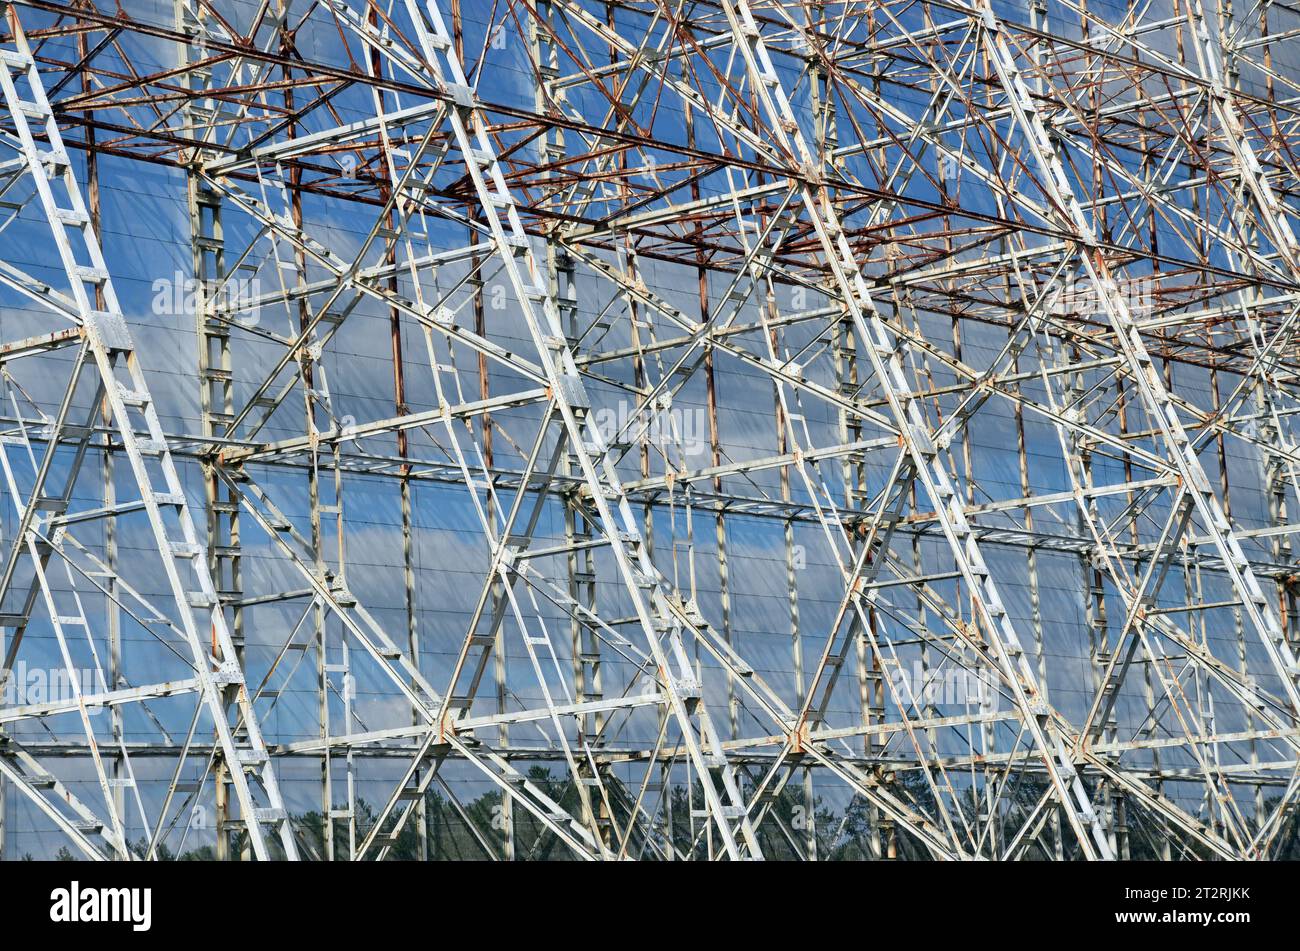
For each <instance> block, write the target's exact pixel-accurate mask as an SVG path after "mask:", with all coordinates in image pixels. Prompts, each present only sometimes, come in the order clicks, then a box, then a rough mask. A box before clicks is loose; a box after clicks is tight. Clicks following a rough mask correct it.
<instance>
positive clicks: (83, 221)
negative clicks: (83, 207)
mask: <svg viewBox="0 0 1300 951" xmlns="http://www.w3.org/2000/svg"><path fill="white" fill-rule="evenodd" d="M54 217H55V218H57V219H59V221H61V222H63V224H65V225H70V226H72V227H74V228H80V227H82V226H83V225H88V224H90V217H89V216H88V215H87V214H86V213H85V212H84V211H77V210H76V209H75V208H56V209H54Z"/></svg>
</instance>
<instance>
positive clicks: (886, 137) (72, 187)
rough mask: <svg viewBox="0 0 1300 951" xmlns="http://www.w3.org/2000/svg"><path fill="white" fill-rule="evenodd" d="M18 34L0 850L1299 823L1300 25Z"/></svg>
mask: <svg viewBox="0 0 1300 951" xmlns="http://www.w3.org/2000/svg"><path fill="white" fill-rule="evenodd" d="M0 11H2V12H3V15H4V16H3V25H2V26H0V32H2V36H0V87H2V88H3V93H4V104H3V107H2V108H0V395H2V396H3V403H4V405H3V408H0V416H2V417H3V418H2V419H0V428H2V433H0V471H2V473H3V483H2V484H0V505H2V506H3V523H0V528H2V529H3V531H2V534H0V565H2V568H0V655H2V656H3V667H0V682H2V683H3V685H4V688H5V691H4V694H3V696H2V697H0V791H2V792H3V796H0V850H3V855H4V857H6V858H16V857H18V856H19V855H20V854H23V853H33V852H35V853H39V854H45V853H48V852H52V851H53V849H55V848H58V847H60V846H65V847H66V848H68V850H69V851H70V852H71V853H72V854H74V855H77V856H84V857H90V858H96V859H114V858H133V857H134V858H159V857H165V856H167V855H174V854H177V853H179V852H181V851H183V850H185V849H186V848H193V847H196V846H199V845H203V846H208V847H210V848H211V850H212V852H211V854H212V855H213V856H214V857H216V858H223V859H224V858H240V857H247V858H259V859H262V858H321V859H361V860H366V859H383V858H388V857H397V856H399V855H400V856H404V855H410V856H411V857H422V858H431V857H442V856H443V854H444V853H443V852H442V851H441V850H440V847H439V845H438V843H439V841H441V840H440V839H439V838H438V836H439V834H441V833H439V832H438V828H441V829H443V830H444V831H445V830H446V829H454V830H456V835H457V836H459V837H460V839H459V840H461V841H463V842H464V843H466V849H467V850H468V851H467V853H466V854H469V855H472V856H475V857H489V858H501V859H513V858H519V859H523V858H533V857H538V856H539V855H542V854H545V855H548V856H552V857H569V858H574V857H576V858H583V859H625V858H644V859H664V860H684V859H760V858H765V857H766V858H771V857H781V858H792V857H793V858H807V859H813V858H833V857H856V858H868V859H871V858H881V859H887V858H896V857H909V856H910V857H925V858H934V859H979V858H987V859H1017V858H1057V859H1076V858H1080V859H1112V858H1127V857H1138V856H1147V857H1158V858H1166V859H1180V858H1276V857H1281V856H1283V855H1289V854H1291V853H1292V852H1293V851H1294V850H1295V849H1296V848H1297V828H1300V823H1297V820H1296V818H1295V809H1296V804H1297V801H1298V800H1300V760H1298V759H1297V755H1296V754H1297V750H1300V667H1298V666H1297V660H1296V651H1297V647H1298V646H1300V644H1298V642H1300V617H1298V616H1297V610H1298V609H1300V602H1298V601H1297V595H1298V594H1300V587H1298V586H1297V562H1296V556H1295V552H1294V551H1293V544H1294V542H1293V539H1294V536H1295V535H1296V534H1297V533H1298V532H1300V525H1297V524H1296V523H1294V522H1292V521H1291V519H1292V515H1293V513H1295V512H1296V511H1297V505H1300V500H1298V499H1297V497H1296V493H1297V491H1300V481H1298V480H1300V469H1298V466H1300V443H1298V441H1297V437H1298V435H1300V434H1297V432H1296V427H1295V424H1294V423H1293V422H1292V420H1293V419H1294V418H1295V413H1296V410H1297V408H1300V380H1298V379H1297V377H1296V375H1295V374H1296V372H1297V368H1298V367H1300V345H1298V344H1297V340H1296V334H1297V330H1300V243H1298V242H1297V239H1296V234H1295V229H1296V226H1297V222H1296V218H1297V216H1298V215H1300V171H1298V169H1300V164H1298V163H1300V157H1298V154H1297V153H1298V151H1300V8H1297V7H1296V6H1295V5H1293V4H1290V3H1286V2H1281V0H1253V2H1250V0H1218V2H1217V3H1208V2H1207V0H1145V2H1139V3H1123V4H1109V3H1105V4H1103V3H1100V2H1098V0H1027V2H1025V0H1021V2H992V0H952V2H947V0H944V2H920V0H846V2H830V0H798V2H795V0H786V2H779V0H618V2H605V0H256V2H252V0H174V5H173V4H170V3H159V2H146V0H122V2H115V3H108V2H102V0H76V2H65V0H21V2H0ZM155 201H157V202H165V203H166V204H165V205H164V206H163V207H164V209H165V210H164V211H162V212H158V211H157V207H158V206H156V205H154V204H151V202H155ZM145 209H152V210H153V212H155V214H154V215H153V217H150V216H149V215H147V214H146V212H145ZM172 211H174V212H175V213H174V214H173V213H171V212H172ZM147 218H148V219H149V220H147V221H146V219H147ZM178 262H179V263H178ZM173 272H175V280H174V281H171V278H172V274H173ZM142 285H147V286H148V287H149V291H148V292H147V293H146V292H144V291H143V290H142ZM160 289H161V290H160ZM155 297H157V298H158V299H159V300H161V301H162V303H161V304H159V303H157V302H154V303H152V304H150V303H146V302H148V301H151V300H153V299H154V298H155ZM173 305H174V306H173ZM33 670H35V671H45V672H47V678H46V679H47V686H48V687H51V689H49V690H47V691H46V693H45V695H42V696H33V695H31V691H30V690H29V689H27V688H28V687H29V686H30V673H31V671H33ZM55 684H57V685H59V687H60V689H59V690H53V689H52V686H53V685H55ZM205 817H209V818H205ZM435 827H438V828H435Z"/></svg>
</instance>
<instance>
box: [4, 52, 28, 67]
mask: <svg viewBox="0 0 1300 951" xmlns="http://www.w3.org/2000/svg"><path fill="white" fill-rule="evenodd" d="M0 62H3V63H4V64H5V65H6V66H8V67H9V68H10V69H31V68H32V58H31V57H30V56H28V55H27V54H26V53H20V52H18V51H17V50H0Z"/></svg>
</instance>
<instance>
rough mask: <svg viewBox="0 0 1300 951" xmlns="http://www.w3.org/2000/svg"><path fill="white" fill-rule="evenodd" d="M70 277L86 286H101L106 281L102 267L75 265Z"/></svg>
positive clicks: (106, 275) (105, 274) (106, 276)
mask: <svg viewBox="0 0 1300 951" xmlns="http://www.w3.org/2000/svg"><path fill="white" fill-rule="evenodd" d="M72 276H73V277H75V278H77V279H78V280H81V281H85V282H86V283H87V284H103V283H104V282H105V281H107V280H108V272H107V271H105V270H104V269H103V268H102V267H89V266H86V265H80V264H79V265H77V266H75V267H74V268H73V269H72Z"/></svg>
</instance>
